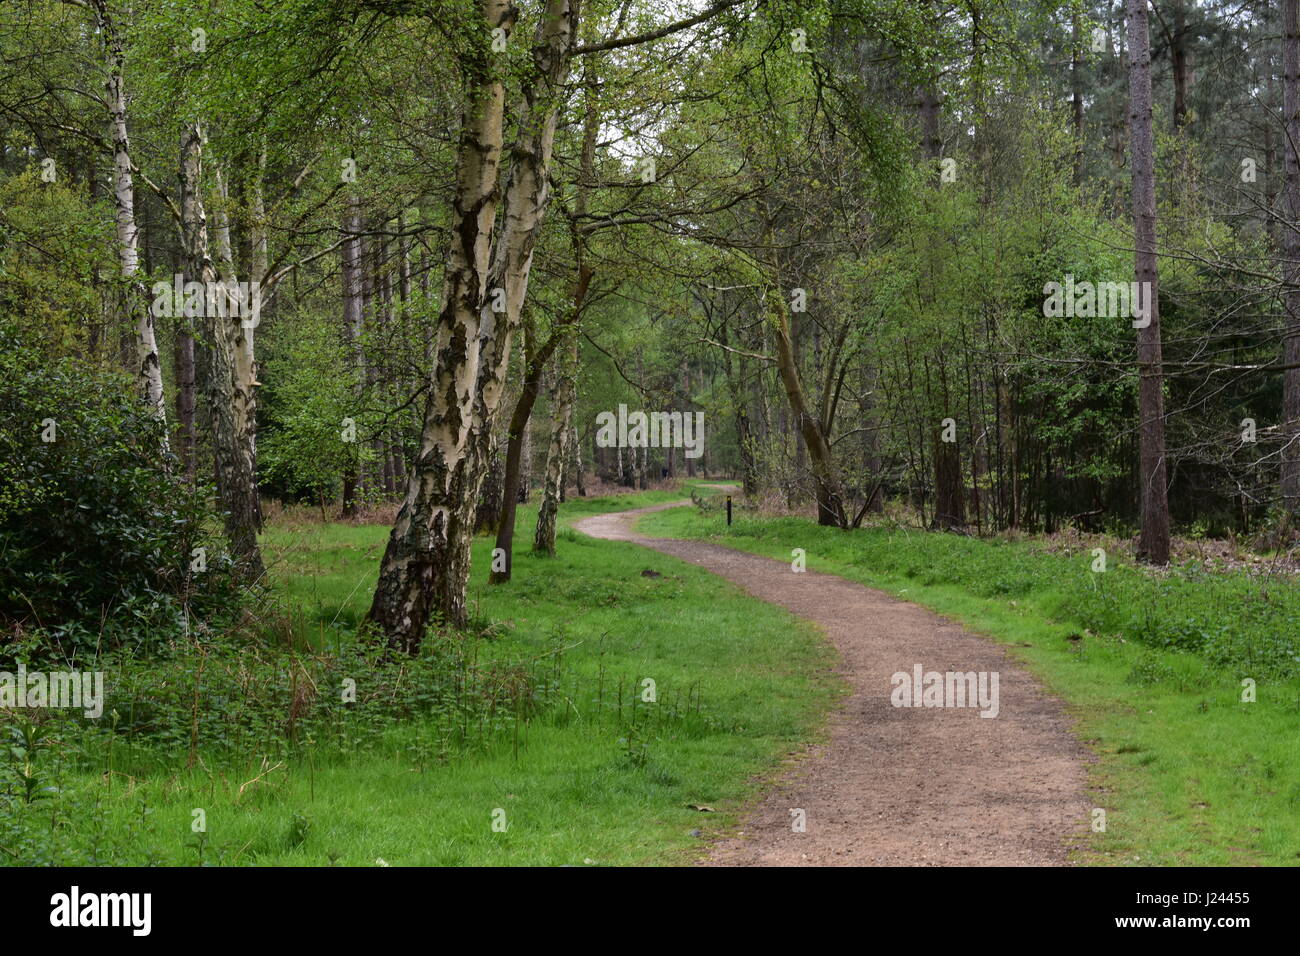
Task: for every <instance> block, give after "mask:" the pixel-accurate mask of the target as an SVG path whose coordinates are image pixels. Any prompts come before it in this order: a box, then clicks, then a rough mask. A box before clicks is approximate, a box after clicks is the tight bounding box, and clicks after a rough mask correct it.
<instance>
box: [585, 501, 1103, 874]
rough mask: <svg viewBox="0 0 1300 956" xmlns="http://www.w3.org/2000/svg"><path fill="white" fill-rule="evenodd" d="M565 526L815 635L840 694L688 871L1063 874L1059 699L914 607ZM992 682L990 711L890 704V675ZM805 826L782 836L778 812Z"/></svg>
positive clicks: (760, 566) (1065, 769)
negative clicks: (705, 574) (931, 869)
mask: <svg viewBox="0 0 1300 956" xmlns="http://www.w3.org/2000/svg"><path fill="white" fill-rule="evenodd" d="M686 504H690V502H689V501H683V502H673V503H670V504H666V505H656V506H654V507H651V508H639V509H637V510H635V511H625V512H621V513H616V514H607V515H596V516H594V517H591V518H585V519H583V520H581V521H579V522H577V524H576V527H577V529H578V530H579V531H582V532H584V533H586V534H589V535H591V536H593V537H596V538H605V539H609V540H613V541H630V542H633V543H635V544H639V545H642V546H644V547H647V548H653V549H654V550H656V551H661V552H663V553H664V554H669V555H672V556H673V557H676V558H680V559H682V560H683V561H689V562H690V563H692V564H696V565H699V566H701V567H703V568H706V569H708V570H709V571H711V572H713V573H714V574H717V575H719V576H721V577H723V578H726V579H727V580H728V581H731V582H733V583H735V584H737V585H739V586H740V587H741V588H743V589H744V590H746V591H748V592H749V593H750V594H752V595H754V596H755V597H757V598H760V599H762V600H764V601H768V602H770V603H772V604H776V605H779V606H781V607H784V608H787V609H788V610H790V611H791V612H793V613H794V614H796V615H798V616H799V617H802V618H806V619H807V620H810V621H812V622H814V623H815V624H817V625H818V626H819V627H820V628H821V629H822V630H823V631H824V632H825V633H826V636H827V637H828V638H829V639H830V641H831V643H832V644H833V645H834V646H835V647H836V649H837V650H838V651H839V655H840V660H841V665H840V671H841V673H842V675H843V677H844V679H845V680H846V681H847V683H848V685H849V687H850V688H851V690H850V694H849V696H848V697H847V698H846V699H845V701H844V702H843V704H842V705H841V706H840V707H839V708H838V709H837V710H836V711H835V712H834V713H833V714H832V715H831V717H830V721H829V727H828V735H827V739H826V741H825V743H823V744H820V745H817V746H814V747H811V748H809V749H807V750H804V751H801V752H799V753H797V754H792V755H791V757H790V760H789V761H788V762H787V765H786V767H785V768H784V769H783V770H782V772H781V773H780V774H779V776H778V779H777V780H776V781H775V782H774V783H773V784H772V785H771V787H770V788H769V789H767V790H765V792H764V795H763V796H762V797H761V798H760V799H759V801H758V803H757V804H756V805H755V806H754V807H752V809H750V810H749V811H748V812H747V814H746V815H745V817H744V819H743V822H742V823H741V825H740V827H739V828H738V831H737V832H736V833H735V834H734V835H732V836H728V837H725V838H724V839H722V840H721V841H719V842H717V843H715V844H714V845H713V847H712V850H711V853H710V855H709V856H708V857H707V858H706V859H704V860H702V861H701V862H703V863H706V864H709V865H721V866H797V865H866V866H1007V865H1010V866H1067V865H1069V859H1068V855H1067V854H1068V850H1069V846H1070V844H1071V842H1072V841H1073V840H1075V839H1077V838H1079V837H1081V836H1082V834H1083V833H1084V832H1085V831H1086V830H1087V826H1088V814H1089V808H1090V804H1089V801H1088V799H1087V797H1086V795H1085V783H1086V780H1085V770H1084V767H1085V764H1086V762H1087V760H1088V759H1089V756H1088V753H1087V751H1086V750H1085V749H1084V748H1083V746H1082V745H1081V744H1080V743H1079V742H1078V740H1077V739H1076V738H1075V737H1074V736H1073V734H1072V733H1071V725H1070V721H1069V720H1068V719H1067V718H1066V717H1065V715H1064V714H1063V712H1062V708H1061V706H1060V703H1059V701H1057V700H1055V699H1054V698H1051V697H1049V696H1048V695H1047V694H1046V693H1045V692H1044V691H1043V690H1042V688H1041V687H1039V685H1038V684H1037V682H1036V681H1035V680H1034V679H1033V678H1032V677H1030V676H1029V675H1028V674H1027V673H1026V672H1025V671H1024V670H1023V669H1021V668H1020V667H1019V666H1017V665H1016V664H1015V663H1014V662H1013V661H1012V660H1011V659H1010V658H1008V657H1007V655H1006V654H1005V652H1004V651H1003V649H1002V648H1001V647H999V646H998V645H996V644H994V643H992V642H991V641H989V640H987V639H984V638H980V637H976V636H975V635H973V634H971V633H969V632H967V631H965V630H963V629H962V628H961V627H960V626H958V625H956V624H954V623H952V622H951V621H946V620H944V619H943V618H941V617H938V616H937V615H935V614H932V613H930V612H929V611H926V610H924V609H922V608H920V607H917V606H916V605H914V604H908V603H906V602H904V601H900V600H898V599H896V598H893V597H891V596H889V595H887V594H884V593H882V592H880V591H873V590H871V589H869V588H866V587H863V586H862V585H860V584H856V583H854V582H851V581H847V580H845V579H843V578H839V577H835V576H834V575H828V574H819V573H817V572H813V571H808V572H805V573H801V574H797V573H794V572H793V571H792V569H791V566H790V564H789V563H788V562H784V561H776V560H773V559H771V558H764V557H759V556H757V555H752V554H746V553H744V552H741V551H734V550H732V549H730V548H724V547H721V546H719V545H714V544H709V543H706V542H702V541H680V540H675V539H668V538H647V537H644V536H642V535H639V534H637V533H635V532H634V531H633V530H632V528H633V524H634V523H635V521H636V519H637V518H638V517H639V516H640V515H642V514H645V513H647V512H651V511H660V510H663V509H665V508H672V507H679V506H681V505H686ZM917 664H920V665H922V667H923V670H924V671H926V672H929V671H938V672H940V673H943V672H948V671H956V672H968V671H975V672H977V673H978V672H986V673H990V674H991V673H993V672H996V673H997V674H998V676H999V682H998V687H999V695H998V696H999V701H998V703H999V712H998V715H997V716H996V717H994V718H983V717H981V716H980V714H979V709H978V708H970V707H968V708H960V707H894V706H893V705H892V704H891V702H890V695H891V693H892V691H893V688H894V684H893V683H891V675H893V674H894V673H896V672H900V671H902V672H905V673H907V674H911V673H912V672H913V668H914V666H915V665H917ZM795 809H801V810H803V811H804V813H805V819H806V824H805V825H806V829H805V830H804V832H795V829H794V820H795V817H794V815H793V814H792V813H791V811H792V810H795Z"/></svg>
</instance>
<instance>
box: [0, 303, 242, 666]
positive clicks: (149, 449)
mask: <svg viewBox="0 0 1300 956" xmlns="http://www.w3.org/2000/svg"><path fill="white" fill-rule="evenodd" d="M163 427H164V426H163V425H162V423H160V422H159V421H157V420H155V419H154V418H153V417H152V416H151V415H150V414H149V412H148V411H147V410H146V409H145V408H144V407H143V406H142V404H141V403H140V402H139V400H138V399H137V397H136V396H135V394H134V389H133V384H132V382H131V381H130V379H129V377H127V376H125V375H123V374H121V373H117V372H111V371H96V370H91V371H87V369H86V366H85V363H84V362H74V360H72V359H70V358H54V357H50V356H46V355H41V354H40V352H39V350H36V349H33V348H31V347H30V346H29V343H28V342H25V341H24V339H23V336H22V334H21V333H20V331H19V329H18V328H17V327H16V326H15V324H14V323H12V322H9V321H6V320H4V319H0V623H2V624H3V625H4V626H5V628H6V629H8V630H9V631H10V632H11V633H18V634H28V635H30V634H32V633H35V634H37V635H38V638H37V641H36V644H37V648H36V650H35V652H36V653H38V654H39V653H41V652H42V651H45V650H50V649H53V648H55V647H57V648H58V649H59V651H60V652H61V653H62V654H63V655H64V656H65V657H67V656H76V655H77V654H78V652H80V651H87V650H98V649H101V648H103V647H104V646H112V645H114V644H121V643H127V642H130V643H134V644H138V645H144V644H151V643H155V642H157V641H159V640H162V639H165V638H166V637H167V635H168V634H173V633H175V632H176V631H177V630H178V629H182V628H183V626H184V625H183V622H184V619H185V616H186V614H187V613H193V614H197V615H207V614H209V613H212V612H215V611H217V610H219V609H221V608H224V607H227V606H230V605H231V604H233V602H234V600H235V598H236V595H237V589H236V587H235V585H234V583H233V581H232V578H231V575H230V573H229V567H230V562H229V560H228V559H227V558H226V557H225V556H224V554H223V553H222V551H221V547H220V544H219V543H218V542H217V541H215V540H213V539H212V538H211V536H210V529H212V528H214V527H215V525H214V524H213V523H212V522H211V520H210V519H211V518H212V515H211V512H210V511H209V509H208V506H207V504H206V501H207V497H206V494H205V489H202V488H195V487H192V486H191V485H189V484H188V483H187V482H186V480H185V479H184V478H183V477H182V476H180V475H177V474H176V473H175V471H174V467H175V465H176V461H175V459H174V458H173V457H172V456H170V455H165V454H163V452H162V450H161V448H162V438H163ZM198 548H204V549H205V557H204V563H205V564H206V568H205V569H204V570H202V571H201V572H197V571H195V570H192V566H193V565H195V564H196V563H197V562H196V561H195V559H196V557H197V553H196V549H198ZM9 650H10V654H11V655H12V654H14V653H18V650H19V649H17V648H15V647H14V646H13V645H12V644H11V646H10V648H9Z"/></svg>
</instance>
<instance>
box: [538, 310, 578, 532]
mask: <svg viewBox="0 0 1300 956" xmlns="http://www.w3.org/2000/svg"><path fill="white" fill-rule="evenodd" d="M570 338H571V340H572V344H571V345H570V346H569V348H567V349H566V350H565V352H566V355H565V357H564V361H563V362H562V363H561V365H562V367H561V369H560V372H559V375H558V376H557V377H556V382H555V389H554V391H553V392H552V399H551V443H550V447H549V448H548V449H547V452H546V479H545V483H544V485H543V488H542V504H541V507H540V508H538V510H537V530H536V532H535V533H534V535H533V550H534V551H536V552H539V553H541V554H548V555H551V556H552V557H554V556H555V516H556V515H557V514H558V513H559V510H560V497H561V495H562V494H563V492H564V465H565V462H566V461H568V458H569V433H570V432H571V431H572V430H573V402H574V392H575V383H574V376H575V375H576V373H577V368H576V365H577V348H576V345H577V336H576V334H574V333H570Z"/></svg>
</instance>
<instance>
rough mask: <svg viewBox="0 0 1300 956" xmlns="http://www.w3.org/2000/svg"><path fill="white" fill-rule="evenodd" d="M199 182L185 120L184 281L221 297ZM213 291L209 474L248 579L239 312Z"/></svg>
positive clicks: (207, 303) (248, 478)
mask: <svg viewBox="0 0 1300 956" xmlns="http://www.w3.org/2000/svg"><path fill="white" fill-rule="evenodd" d="M202 184H203V131H202V129H201V128H200V127H199V124H198V123H191V124H190V125H189V126H187V127H186V128H185V130H184V132H183V133H182V134H181V158H180V207H181V232H182V237H183V241H184V245H185V257H186V262H187V266H188V273H189V278H190V281H192V282H198V283H200V284H202V286H203V288H204V290H205V291H206V290H210V289H215V290H216V293H215V295H223V294H224V289H223V288H222V287H221V286H220V284H219V283H218V282H217V278H218V277H217V270H216V267H215V266H214V265H213V261H212V255H211V252H210V250H209V247H208V223H207V214H206V212H205V209H204V203H203V196H202ZM215 295H205V297H204V303H203V306H204V307H203V309H202V312H203V316H202V319H201V322H200V326H201V329H202V333H203V338H204V340H205V341H204V345H205V346H206V348H205V349H204V350H203V355H204V362H205V365H206V368H205V375H204V378H205V379H206V381H205V383H204V384H205V388H206V392H207V399H208V408H209V412H210V418H211V423H212V447H213V456H214V470H213V474H214V476H215V478H216V484H217V500H218V503H219V506H220V508H221V511H222V512H223V513H224V516H225V525H226V536H227V538H228V539H229V542H230V549H231V554H232V556H233V557H234V559H235V562H236V565H237V567H238V569H239V575H240V577H241V578H242V579H243V580H245V581H250V582H251V581H256V580H258V579H260V578H261V577H262V575H263V574H264V573H265V569H264V567H263V565H262V556H261V552H260V551H259V550H258V546H257V525H256V522H255V521H254V520H253V516H254V515H255V514H256V506H255V504H254V502H253V501H252V500H250V496H251V498H256V494H257V491H256V488H255V487H254V485H253V481H252V475H251V474H249V473H248V471H247V461H246V459H245V458H244V456H243V455H242V454H241V453H240V451H239V434H238V428H237V425H236V418H235V395H234V367H235V358H234V347H235V345H234V344H235V333H234V327H235V326H237V325H238V324H239V316H238V314H237V313H238V310H237V309H236V308H234V302H231V301H227V302H226V308H225V309H224V311H225V312H226V315H224V316H222V315H220V314H219V313H220V311H222V310H219V309H218V308H216V305H217V303H216V301H215ZM232 313H234V314H233V315H232Z"/></svg>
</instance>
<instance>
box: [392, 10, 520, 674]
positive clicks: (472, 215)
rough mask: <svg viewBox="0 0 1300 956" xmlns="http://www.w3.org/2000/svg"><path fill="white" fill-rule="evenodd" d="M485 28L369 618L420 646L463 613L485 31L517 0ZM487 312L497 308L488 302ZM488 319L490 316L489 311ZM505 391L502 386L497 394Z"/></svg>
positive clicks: (473, 485)
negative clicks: (423, 385)
mask: <svg viewBox="0 0 1300 956" xmlns="http://www.w3.org/2000/svg"><path fill="white" fill-rule="evenodd" d="M479 10H480V11H481V13H482V17H483V21H484V22H483V27H484V36H483V37H482V39H481V42H480V45H479V46H478V47H476V48H475V50H474V52H472V53H470V54H468V55H467V56H466V59H465V62H464V64H463V66H464V70H465V74H466V78H467V81H468V82H467V86H468V90H467V94H468V95H467V105H466V109H465V114H464V117H463V120H462V124H461V131H460V142H459V146H458V148H457V174H456V190H455V194H454V197H453V200H452V216H451V219H452V242H451V243H450V245H449V247H448V252H447V262H446V266H445V271H444V276H443V290H442V304H441V309H440V312H439V315H438V323H437V329H436V338H435V342H434V349H433V352H434V367H433V370H432V374H431V381H430V388H429V395H428V399H427V402H426V404H425V411H424V424H423V428H422V432H421V439H420V450H419V453H418V455H417V456H416V459H415V461H414V463H413V465H412V468H411V470H410V472H409V473H408V476H407V486H406V497H405V499H404V501H403V502H402V507H401V509H400V510H399V511H398V514H397V520H396V522H395V524H394V526H393V530H392V533H391V534H390V535H389V538H388V546H387V548H386V550H385V552H384V557H383V560H382V562H381V564H380V569H379V582H378V584H377V585H376V587H375V595H374V599H373V601H372V602H371V605H370V612H369V615H368V617H367V619H368V621H369V622H371V623H372V624H374V625H375V626H377V627H378V628H379V629H380V630H381V631H383V633H384V634H385V635H386V636H387V639H388V642H389V644H390V646H392V647H394V648H398V649H401V650H404V651H406V652H408V653H416V652H418V650H419V648H420V644H421V642H422V641H423V639H424V632H425V630H426V628H427V626H428V623H429V619H430V617H431V616H437V617H440V618H441V619H443V620H445V621H446V622H448V623H450V624H453V625H460V624H463V623H464V621H465V589H466V582H467V580H468V577H469V544H470V538H471V535H472V531H473V507H474V503H475V501H476V500H477V497H478V488H479V484H480V480H481V475H479V474H476V473H475V464H476V461H475V457H476V456H475V455H474V444H473V441H474V439H475V429H476V424H477V426H478V427H479V428H480V429H481V425H482V423H481V421H480V422H478V423H476V421H475V418H476V413H475V408H476V395H475V393H476V390H477V388H478V384H479V371H480V359H481V352H482V349H483V343H484V341H485V340H486V341H489V342H490V341H492V340H493V338H494V332H495V330H494V329H493V328H492V326H491V324H489V325H488V327H487V328H483V327H482V319H481V316H482V315H483V313H484V307H485V305H487V295H486V293H487V289H488V267H489V247H490V243H491V241H492V229H493V225H494V221H495V219H496V207H497V198H498V186H497V176H498V172H499V170H500V165H501V144H502V124H503V119H504V112H505V110H504V101H505V90H504V87H503V84H502V82H501V79H500V74H499V73H498V71H497V68H496V67H497V65H496V64H495V63H494V62H493V60H494V56H493V54H492V52H491V51H490V49H489V47H488V44H489V42H490V41H489V37H490V36H491V31H492V30H494V29H498V28H499V29H501V30H502V31H504V35H505V36H507V37H508V36H509V33H510V30H511V29H512V28H513V27H514V22H515V17H516V15H517V11H516V9H515V8H514V7H513V6H511V5H510V3H509V2H508V0H480V2H479ZM489 314H490V313H489ZM489 322H490V320H489ZM492 399H493V401H494V402H495V401H499V399H500V392H499V389H498V390H497V393H496V394H495V395H494V396H492Z"/></svg>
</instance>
